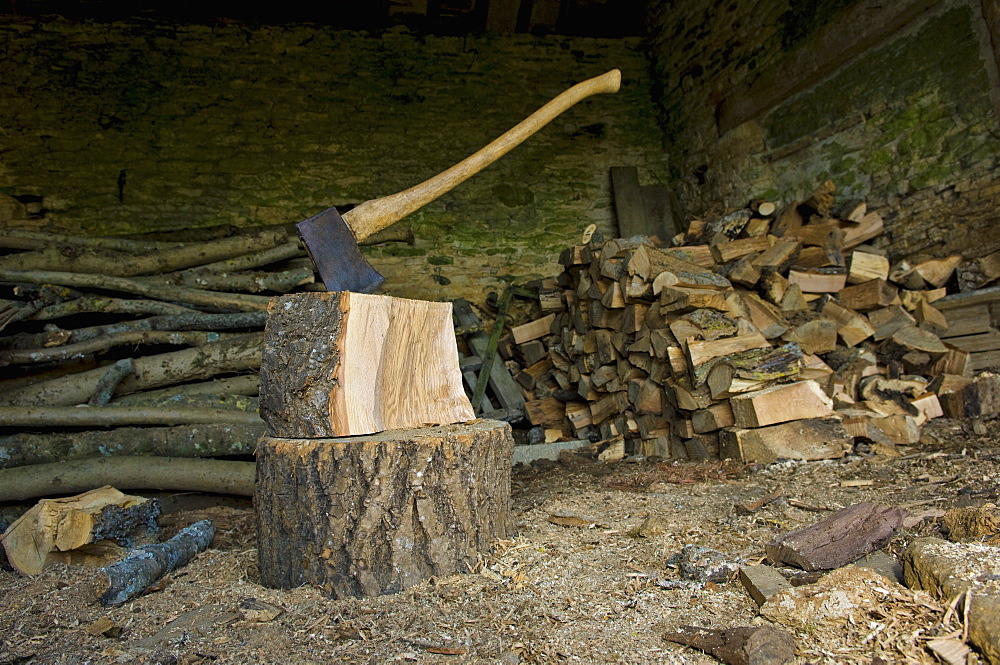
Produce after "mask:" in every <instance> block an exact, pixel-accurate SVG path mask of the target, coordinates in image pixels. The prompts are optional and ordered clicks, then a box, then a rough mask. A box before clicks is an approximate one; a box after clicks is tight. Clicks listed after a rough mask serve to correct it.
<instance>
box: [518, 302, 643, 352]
mask: <svg viewBox="0 0 1000 665" xmlns="http://www.w3.org/2000/svg"><path fill="white" fill-rule="evenodd" d="M623 306H624V303H623ZM555 320H556V315H555V314H548V315H546V316H543V317H542V318H540V319H537V320H535V321H531V322H529V323H525V324H524V325H520V326H514V327H513V328H511V329H510V332H511V335H512V336H513V338H514V343H515V344H524V343H525V342H530V341H531V340H533V339H538V338H540V337H546V336H548V335H550V334H551V333H552V324H553V322H554V321H555Z"/></svg>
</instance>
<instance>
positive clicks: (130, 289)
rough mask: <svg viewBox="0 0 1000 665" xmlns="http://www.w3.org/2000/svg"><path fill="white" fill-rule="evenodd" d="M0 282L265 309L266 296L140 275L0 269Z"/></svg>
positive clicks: (247, 308) (267, 299)
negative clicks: (192, 286)
mask: <svg viewBox="0 0 1000 665" xmlns="http://www.w3.org/2000/svg"><path fill="white" fill-rule="evenodd" d="M0 281H5V282H14V283H22V282H23V283H27V284H59V285H61V286H73V287H87V288H93V289H105V290H108V291H120V292H122V293H133V294H136V295H140V296H145V297H147V298H157V299H161V300H170V301H175V302H181V303H186V304H190V305H201V306H205V307H218V308H221V309H230V310H235V311H238V312H254V311H260V310H264V309H266V308H267V303H268V301H269V300H270V298H267V297H266V296H252V295H245V294H242V293H222V292H220V291H206V290H203V289H189V288H186V287H180V286H164V285H162V284H155V283H152V282H149V281H146V280H143V279H141V278H134V279H130V278H126V277H112V276H107V275H99V274H90V273H79V272H56V271H46V270H6V269H3V270H0Z"/></svg>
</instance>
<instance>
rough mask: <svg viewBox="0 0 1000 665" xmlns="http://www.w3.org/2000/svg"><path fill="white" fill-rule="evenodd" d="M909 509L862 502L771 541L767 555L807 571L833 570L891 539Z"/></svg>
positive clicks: (771, 559)
mask: <svg viewBox="0 0 1000 665" xmlns="http://www.w3.org/2000/svg"><path fill="white" fill-rule="evenodd" d="M905 516H906V511H905V510H903V509H902V508H900V507H898V506H894V507H891V508H885V507H882V506H878V505H876V504H874V503H858V504H855V505H853V506H848V507H847V508H843V509H841V510H838V511H837V512H835V513H834V514H832V515H830V516H829V517H827V518H825V519H822V520H820V521H819V522H816V523H815V524H812V525H810V526H807V527H803V528H801V529H796V530H795V531H790V532H789V533H786V534H785V535H783V536H781V537H779V538H778V539H777V540H775V541H774V542H773V543H769V544H768V545H767V546H766V548H765V550H766V551H767V558H768V560H770V561H771V562H772V563H775V564H788V565H793V566H798V567H800V568H802V569H803V570H832V569H834V568H839V567H840V566H844V565H846V564H848V563H850V562H852V561H856V560H858V559H860V558H861V557H863V556H864V555H866V554H868V553H869V552H873V551H875V550H877V549H879V548H880V547H882V546H883V545H885V544H886V543H887V542H889V539H890V538H891V537H892V535H893V534H894V533H895V532H896V529H898V528H899V527H900V525H901V524H902V522H903V518H904V517H905Z"/></svg>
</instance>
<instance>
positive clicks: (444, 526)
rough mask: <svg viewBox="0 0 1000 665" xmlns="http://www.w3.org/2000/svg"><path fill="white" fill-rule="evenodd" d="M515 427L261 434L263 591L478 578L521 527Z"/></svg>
mask: <svg viewBox="0 0 1000 665" xmlns="http://www.w3.org/2000/svg"><path fill="white" fill-rule="evenodd" d="M513 452H514V441H513V437H512V436H511V430H510V426H509V425H508V424H507V423H503V422H499V421H492V420H476V421H473V422H471V423H464V424H456V425H442V426H438V427H427V428H422V429H411V430H395V431H388V432H381V433H379V434H371V435H366V436H353V437H342V438H332V439H280V438H276V437H271V436H265V437H263V438H262V439H261V441H260V444H259V447H258V451H257V482H256V486H255V494H254V506H255V509H256V512H257V536H258V554H259V557H258V558H259V565H260V578H261V583H262V584H264V585H265V586H269V587H276V588H282V589H290V588H293V587H297V586H300V585H302V584H310V585H313V586H316V587H319V588H321V589H323V590H324V591H325V592H326V593H328V594H330V595H331V596H332V597H335V598H345V597H351V596H353V597H363V596H373V595H380V594H387V593H396V592H399V591H402V590H403V589H406V588H407V587H410V586H413V585H414V584H417V583H419V582H421V581H423V580H426V579H427V578H429V577H431V576H447V575H454V574H456V573H467V572H469V571H471V570H473V567H474V566H475V564H476V561H477V559H478V556H479V553H480V552H485V551H486V550H487V549H488V548H489V547H490V545H491V544H492V543H493V542H494V541H495V540H496V539H499V538H506V537H508V536H509V535H510V534H511V533H512V531H513V523H512V520H511V512H510V472H511V463H512V456H513Z"/></svg>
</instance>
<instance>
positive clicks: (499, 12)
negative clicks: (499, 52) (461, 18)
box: [486, 0, 521, 33]
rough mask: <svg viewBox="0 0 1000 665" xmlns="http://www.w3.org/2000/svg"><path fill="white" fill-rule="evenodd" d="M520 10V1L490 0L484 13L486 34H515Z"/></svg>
mask: <svg viewBox="0 0 1000 665" xmlns="http://www.w3.org/2000/svg"><path fill="white" fill-rule="evenodd" d="M520 10H521V0H490V3H489V7H488V9H487V12H486V32H492V33H509V32H516V31H517V15H518V12H519V11H520Z"/></svg>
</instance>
